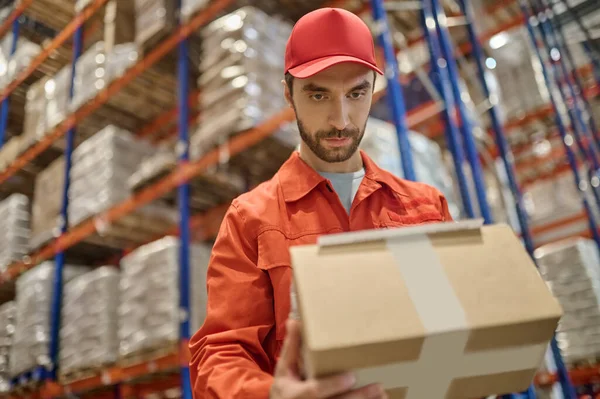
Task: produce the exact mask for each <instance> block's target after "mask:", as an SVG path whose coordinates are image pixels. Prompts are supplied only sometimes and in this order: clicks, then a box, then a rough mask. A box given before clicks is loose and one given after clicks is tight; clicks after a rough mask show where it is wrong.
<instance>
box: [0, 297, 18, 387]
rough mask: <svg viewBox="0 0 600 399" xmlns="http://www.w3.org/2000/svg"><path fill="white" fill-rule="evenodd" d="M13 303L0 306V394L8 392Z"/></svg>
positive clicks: (13, 322)
mask: <svg viewBox="0 0 600 399" xmlns="http://www.w3.org/2000/svg"><path fill="white" fill-rule="evenodd" d="M16 316H17V314H16V307H15V302H14V301H10V302H6V303H4V304H2V306H0V393H5V392H9V391H10V388H11V386H10V381H11V376H10V369H9V365H10V352H11V349H12V343H13V335H14V333H15V321H16Z"/></svg>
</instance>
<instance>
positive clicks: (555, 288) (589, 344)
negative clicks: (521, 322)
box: [535, 239, 600, 364]
mask: <svg viewBox="0 0 600 399" xmlns="http://www.w3.org/2000/svg"><path fill="white" fill-rule="evenodd" d="M535 255H536V258H537V260H538V264H539V267H540V273H541V274H542V276H543V277H544V279H545V280H546V282H547V283H548V286H549V287H550V290H551V291H552V293H553V294H554V295H555V296H556V297H557V298H558V300H559V302H560V304H561V306H562V308H563V310H564V315H563V317H562V319H561V320H560V323H559V326H558V329H557V335H556V339H557V341H558V345H559V347H560V349H561V351H562V353H563V357H564V360H565V362H566V363H569V364H576V363H579V362H585V361H588V360H595V359H596V358H597V357H600V257H599V256H598V249H597V247H596V245H595V243H594V242H593V241H592V240H586V239H575V240H571V241H567V242H563V243H557V244H550V245H546V246H544V247H541V248H539V249H538V250H537V251H536V254H535Z"/></svg>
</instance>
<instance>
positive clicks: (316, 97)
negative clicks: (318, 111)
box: [311, 94, 325, 101]
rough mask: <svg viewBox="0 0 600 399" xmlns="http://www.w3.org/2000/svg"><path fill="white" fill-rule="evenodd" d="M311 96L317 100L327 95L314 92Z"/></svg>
mask: <svg viewBox="0 0 600 399" xmlns="http://www.w3.org/2000/svg"><path fill="white" fill-rule="evenodd" d="M311 98H312V99H313V100H315V101H321V100H323V99H325V96H324V95H323V94H313V95H312V96H311Z"/></svg>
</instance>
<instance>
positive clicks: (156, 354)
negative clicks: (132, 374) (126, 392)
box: [117, 341, 179, 368]
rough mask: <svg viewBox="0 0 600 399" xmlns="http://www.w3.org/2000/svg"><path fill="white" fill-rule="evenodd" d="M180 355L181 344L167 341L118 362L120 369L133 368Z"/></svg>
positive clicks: (121, 358) (138, 351)
mask: <svg viewBox="0 0 600 399" xmlns="http://www.w3.org/2000/svg"><path fill="white" fill-rule="evenodd" d="M177 353H179V343H178V342H171V341H165V342H162V343H161V344H158V345H156V346H155V347H153V348H144V349H140V350H137V351H135V352H132V353H129V354H127V355H124V356H121V357H120V359H119V360H118V361H117V366H119V367H123V368H125V367H131V366H135V365H138V364H143V363H148V362H152V361H156V360H158V359H161V358H163V357H165V356H169V355H173V354H177Z"/></svg>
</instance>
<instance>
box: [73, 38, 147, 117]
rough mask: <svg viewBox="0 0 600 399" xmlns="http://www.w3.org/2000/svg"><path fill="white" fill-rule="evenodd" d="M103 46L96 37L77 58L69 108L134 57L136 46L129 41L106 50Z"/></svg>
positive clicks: (107, 81) (105, 83) (103, 84)
mask: <svg viewBox="0 0 600 399" xmlns="http://www.w3.org/2000/svg"><path fill="white" fill-rule="evenodd" d="M105 47H106V46H105V43H104V42H103V41H99V42H97V43H95V44H94V45H93V46H91V47H90V48H89V49H88V50H87V51H86V52H85V53H84V54H83V55H82V56H81V57H79V59H78V60H77V64H76V66H75V80H74V96H73V99H72V100H71V105H70V110H71V111H75V110H77V109H78V108H79V107H81V106H82V105H83V104H85V103H86V102H87V101H89V100H91V99H92V98H94V97H95V96H96V95H97V94H98V93H99V92H100V91H101V90H103V89H105V88H106V87H107V86H108V85H109V84H110V83H111V82H112V81H113V80H114V79H116V78H118V77H119V76H121V75H122V74H123V73H124V71H125V70H127V69H128V68H129V67H130V66H131V65H133V64H134V63H135V62H136V61H137V60H138V57H139V53H138V50H137V46H136V45H135V44H133V43H126V44H118V45H115V46H113V47H111V48H112V50H111V51H109V52H107V51H106V50H105Z"/></svg>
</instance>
